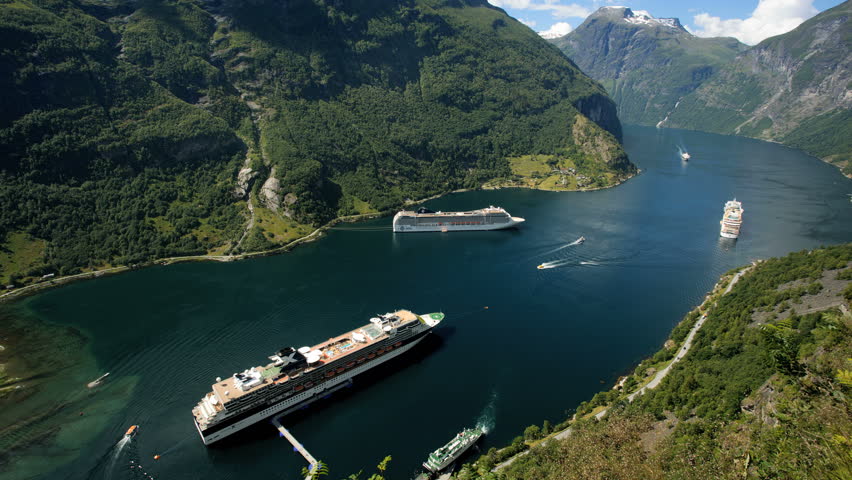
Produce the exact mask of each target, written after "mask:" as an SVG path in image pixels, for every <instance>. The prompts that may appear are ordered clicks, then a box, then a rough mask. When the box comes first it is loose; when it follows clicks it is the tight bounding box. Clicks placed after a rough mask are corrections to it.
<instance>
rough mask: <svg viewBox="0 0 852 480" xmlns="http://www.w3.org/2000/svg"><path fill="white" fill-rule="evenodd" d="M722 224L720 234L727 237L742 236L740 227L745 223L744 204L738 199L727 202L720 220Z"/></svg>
mask: <svg viewBox="0 0 852 480" xmlns="http://www.w3.org/2000/svg"><path fill="white" fill-rule="evenodd" d="M719 224H720V225H721V226H722V228H721V230H720V231H719V235H721V236H723V237H725V238H737V237H739V236H740V227H742V225H743V204H742V203H741V202H738V201H737V199H736V198H735V199H733V200H729V201H728V202H726V203H725V213H724V214H723V215H722V220H721V221H720V222H719Z"/></svg>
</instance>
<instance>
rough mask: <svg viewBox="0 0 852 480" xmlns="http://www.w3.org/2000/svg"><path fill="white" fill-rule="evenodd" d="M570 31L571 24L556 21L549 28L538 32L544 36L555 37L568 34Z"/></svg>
mask: <svg viewBox="0 0 852 480" xmlns="http://www.w3.org/2000/svg"><path fill="white" fill-rule="evenodd" d="M570 31H571V25H570V24H569V23H568V22H556V23H554V24H553V26H551V27H550V28H549V29H547V30H545V31H543V32H538V34H539V35H541V36H542V37H544V38H557V37H561V36H563V35H568V32H570Z"/></svg>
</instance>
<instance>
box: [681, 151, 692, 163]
mask: <svg viewBox="0 0 852 480" xmlns="http://www.w3.org/2000/svg"><path fill="white" fill-rule="evenodd" d="M680 158H681V159H682V160H683V161H684V162H688V161H689V159H690V158H692V157H690V156H689V154H688V153H686V152H680Z"/></svg>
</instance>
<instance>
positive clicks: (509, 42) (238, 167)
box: [0, 0, 635, 284]
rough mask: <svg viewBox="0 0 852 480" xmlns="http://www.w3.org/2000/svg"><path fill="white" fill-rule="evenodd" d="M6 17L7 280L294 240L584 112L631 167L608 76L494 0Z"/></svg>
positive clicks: (3, 242) (548, 132) (3, 273)
mask: <svg viewBox="0 0 852 480" xmlns="http://www.w3.org/2000/svg"><path fill="white" fill-rule="evenodd" d="M0 33H2V38H3V39H4V49H3V50H2V51H0V87H2V88H3V90H4V95H3V96H2V98H1V99H0V107H2V109H0V206H2V208H0V248H2V251H0V255H2V256H0V258H14V259H22V260H15V261H14V262H11V261H10V262H8V263H5V262H4V264H3V265H0V280H2V281H3V283H5V282H15V283H18V284H20V283H22V282H26V281H27V280H28V279H29V280H32V279H35V278H37V277H38V276H39V275H42V274H45V273H48V272H51V273H53V272H55V273H58V274H67V273H73V272H76V271H79V270H81V269H86V268H96V267H98V266H102V265H106V264H129V263H136V262H142V261H145V260H148V259H151V258H157V257H162V256H169V255H186V254H205V253H218V254H221V253H229V252H237V251H245V250H252V249H255V248H266V247H271V246H276V245H280V244H282V243H284V242H286V241H288V240H290V239H292V238H293V235H294V234H295V233H294V232H304V231H308V230H310V228H311V227H312V226H317V225H319V224H322V223H324V222H326V221H328V220H329V219H331V218H333V217H335V216H337V215H346V214H353V213H358V212H370V211H377V210H378V211H380V210H385V209H389V208H393V207H396V206H399V205H401V204H403V203H404V202H405V201H406V200H409V199H416V198H421V197H424V196H428V195H433V194H437V193H440V192H445V191H448V190H452V189H455V188H459V187H477V186H479V185H481V184H482V183H484V182H485V181H487V180H488V179H491V178H494V177H498V176H505V175H508V174H509V172H510V169H509V163H508V160H507V158H508V157H513V156H519V155H529V154H548V155H554V154H562V155H568V153H570V152H571V151H575V150H576V149H577V148H580V151H582V146H578V145H576V141H575V137H576V135H575V132H573V129H572V125H575V124H577V123H578V122H577V119H578V118H580V119H586V117H588V118H589V119H590V120H591V122H586V123H588V124H589V125H590V127H584V129H583V130H584V134H583V135H584V139H585V141H586V143H587V144H588V145H591V144H592V143H593V142H591V141H590V140H589V137H588V134H587V132H586V130H589V129H591V130H592V137H594V138H593V139H594V140H595V141H596V142H598V143H602V144H606V145H609V146H610V148H608V149H604V150H607V154H606V155H601V156H594V155H593V156H592V161H593V162H596V163H597V164H598V165H599V168H601V169H603V170H605V171H607V172H610V173H612V174H616V173H617V174H619V175H623V174H626V173H630V172H632V171H633V170H634V168H635V167H633V165H632V164H630V163H629V161H628V160H627V158H626V156H625V154H624V152H623V150H621V147H620V145H619V144H618V140H619V138H620V135H621V127H620V123H619V122H618V119H617V118H616V116H615V107H614V104H613V103H612V101H611V100H609V98H608V97H607V96H606V93H605V92H604V90H603V89H602V88H601V87H600V85H598V84H597V83H595V82H594V81H592V80H590V79H589V78H588V77H586V76H585V75H583V74H582V73H581V72H580V71H579V70H578V69H577V68H576V67H575V66H574V65H573V64H572V63H571V62H570V61H568V60H567V59H565V58H564V57H563V56H562V55H561V54H560V53H559V51H558V50H557V49H555V48H554V47H552V46H550V45H549V44H547V43H546V42H545V41H543V40H542V39H540V38H538V36H537V35H535V33H534V32H531V31H529V29H527V28H525V27H524V26H523V25H521V24H520V23H518V22H517V21H515V20H513V19H511V18H510V17H508V16H507V15H505V13H503V12H502V10H499V9H496V8H493V7H490V6H489V5H488V4H487V3H486V2H484V1H474V0H471V1H466V2H463V1H449V0H447V1H442V0H402V1H390V0H385V1H351V2H327V1H324V0H293V1H288V2H277V1H272V0H258V1H251V2H248V1H238V0H230V1H227V0H225V1H221V2H217V1H214V2H200V1H194V0H142V1H139V2H127V1H123V0H107V1H95V0H82V1H77V2H72V1H70V0H35V1H30V0H2V1H0ZM586 123H583V125H586ZM596 145H597V144H596ZM596 148H598V150H601V149H600V148H599V145H598V146H597V147H596ZM572 149H574V150H572ZM612 152H615V153H614V154H613V153H612ZM255 208H257V210H256V212H257V215H260V217H259V218H255V217H256V214H255V213H254V212H255ZM271 217H275V218H271ZM247 225H253V227H252V230H251V231H250V232H248V234H245V235H244V233H245V230H246V227H247ZM241 239H242V240H241ZM38 251H42V252H43V253H42V254H40V255H38V254H35V257H36V258H33V256H34V252H38ZM22 266H25V267H22Z"/></svg>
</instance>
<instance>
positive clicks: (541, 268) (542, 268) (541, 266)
mask: <svg viewBox="0 0 852 480" xmlns="http://www.w3.org/2000/svg"><path fill="white" fill-rule="evenodd" d="M536 268H538V269H539V270H544V264H543V263H542V264H541V265H539V266H538V267H536Z"/></svg>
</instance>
